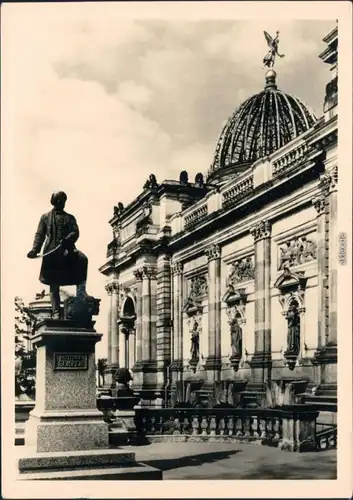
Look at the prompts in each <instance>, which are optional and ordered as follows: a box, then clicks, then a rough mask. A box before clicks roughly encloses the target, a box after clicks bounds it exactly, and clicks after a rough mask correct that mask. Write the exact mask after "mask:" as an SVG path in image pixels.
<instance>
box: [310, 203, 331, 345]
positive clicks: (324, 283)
mask: <svg viewBox="0 0 353 500" xmlns="http://www.w3.org/2000/svg"><path fill="white" fill-rule="evenodd" d="M312 204H313V206H314V207H315V209H316V211H317V263H318V296H319V311H318V312H319V314H318V339H317V345H318V347H319V348H320V347H322V346H324V345H325V344H326V331H327V329H326V319H325V316H326V294H327V293H328V291H327V290H328V280H327V274H326V263H325V212H326V197H325V196H324V195H320V196H317V197H315V198H313V200H312Z"/></svg>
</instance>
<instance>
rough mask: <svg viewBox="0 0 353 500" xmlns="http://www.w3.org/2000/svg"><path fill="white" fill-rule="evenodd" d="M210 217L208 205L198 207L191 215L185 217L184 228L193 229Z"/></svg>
mask: <svg viewBox="0 0 353 500" xmlns="http://www.w3.org/2000/svg"><path fill="white" fill-rule="evenodd" d="M207 215H208V208H207V203H203V204H202V205H201V206H197V207H196V208H195V209H194V210H192V211H191V212H190V213H187V214H186V215H185V216H184V221H185V222H184V226H185V229H191V228H192V227H194V226H196V225H197V224H198V223H199V222H201V221H202V220H203V219H204V218H205V217H207Z"/></svg>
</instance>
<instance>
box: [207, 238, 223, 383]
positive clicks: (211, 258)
mask: <svg viewBox="0 0 353 500" xmlns="http://www.w3.org/2000/svg"><path fill="white" fill-rule="evenodd" d="M206 255H207V259H208V357H207V359H206V363H205V365H204V367H205V369H206V370H209V371H211V372H212V379H213V380H212V381H216V380H219V379H220V371H221V249H220V246H219V245H218V244H213V245H211V246H210V247H208V248H207V249H206Z"/></svg>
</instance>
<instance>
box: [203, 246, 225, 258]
mask: <svg viewBox="0 0 353 500" xmlns="http://www.w3.org/2000/svg"><path fill="white" fill-rule="evenodd" d="M205 253H206V256H207V260H208V261H210V260H215V259H220V257H221V247H220V245H219V244H218V243H213V244H212V245H210V246H209V247H208V248H206V250H205Z"/></svg>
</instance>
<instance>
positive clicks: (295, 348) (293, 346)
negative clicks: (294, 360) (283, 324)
mask: <svg viewBox="0 0 353 500" xmlns="http://www.w3.org/2000/svg"><path fill="white" fill-rule="evenodd" d="M287 325H288V333H287V350H288V351H289V352H292V353H295V354H298V353H299V350H300V316H299V312H298V304H297V302H295V301H292V302H291V303H290V305H289V308H288V312H287Z"/></svg>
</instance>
